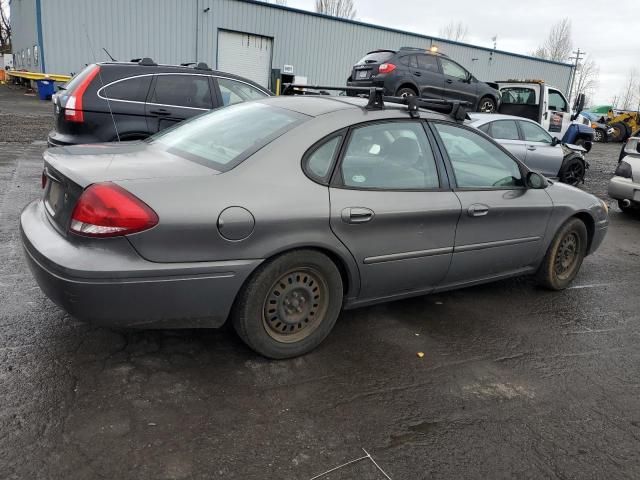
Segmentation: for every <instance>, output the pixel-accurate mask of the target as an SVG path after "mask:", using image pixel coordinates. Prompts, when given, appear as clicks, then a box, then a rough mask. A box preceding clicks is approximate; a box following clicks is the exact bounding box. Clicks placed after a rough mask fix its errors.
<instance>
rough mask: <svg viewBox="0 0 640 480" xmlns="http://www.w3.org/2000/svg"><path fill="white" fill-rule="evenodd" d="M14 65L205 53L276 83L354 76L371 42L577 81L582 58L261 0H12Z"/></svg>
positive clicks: (499, 72)
mask: <svg viewBox="0 0 640 480" xmlns="http://www.w3.org/2000/svg"><path fill="white" fill-rule="evenodd" d="M10 5H11V6H10V8H11V23H12V27H13V28H12V30H13V49H14V65H15V68H17V69H26V70H30V71H40V72H46V73H58V74H68V73H74V72H78V71H79V70H80V69H82V68H83V67H84V65H85V64H87V63H93V62H95V61H105V60H108V57H107V56H106V54H105V52H104V51H103V48H106V49H107V50H108V51H109V53H110V54H111V55H112V56H114V57H115V58H117V59H118V60H130V59H132V58H140V57H151V58H153V59H154V60H155V61H156V62H158V63H169V64H177V63H183V62H194V61H202V62H206V63H208V64H209V65H210V66H211V67H212V68H216V69H218V70H222V71H227V72H231V73H236V74H239V75H243V76H245V77H249V78H251V79H253V80H255V81H257V82H258V83H260V84H262V85H264V86H267V87H271V88H272V86H271V85H269V83H270V78H271V70H272V69H281V70H283V71H284V72H287V71H291V72H292V73H295V75H297V76H300V77H306V79H307V80H308V82H309V83H314V84H337V85H344V83H345V80H346V78H347V76H348V75H349V73H350V71H351V67H352V65H353V64H354V63H355V62H357V61H358V60H359V59H360V58H361V57H362V56H363V55H364V54H365V53H366V52H367V51H370V50H373V49H377V48H392V49H397V48H399V47H401V46H409V47H421V48H430V47H431V46H433V45H436V46H437V47H438V48H439V50H440V51H441V52H443V53H445V54H447V55H449V56H450V57H451V58H452V59H454V60H456V61H458V62H459V63H460V64H462V65H463V66H465V67H466V68H467V69H468V70H470V71H471V72H472V73H473V74H474V75H475V76H476V77H477V78H479V79H481V80H485V81H490V80H505V79H509V78H536V79H543V80H545V81H546V82H548V83H550V84H553V85H555V86H557V87H559V88H560V89H562V90H565V91H566V90H567V89H568V86H569V81H570V77H571V73H572V66H571V65H568V64H563V63H557V62H551V61H545V60H540V59H536V58H532V57H527V56H524V55H518V54H513V53H508V52H503V51H499V50H493V49H489V48H485V47H479V46H473V45H468V44H462V43H457V42H451V41H447V40H443V39H439V38H434V37H428V36H424V35H418V34H415V33H408V32H403V31H400V30H395V29H391V28H386V27H382V26H378V25H371V24H366V23H361V22H357V21H351V20H344V19H338V18H334V17H328V16H325V15H319V14H316V13H310V12H307V11H303V10H297V9H293V8H288V7H282V6H277V5H273V4H265V3H262V2H258V1H253V0H11V4H10Z"/></svg>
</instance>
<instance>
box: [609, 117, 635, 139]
mask: <svg viewBox="0 0 640 480" xmlns="http://www.w3.org/2000/svg"><path fill="white" fill-rule="evenodd" d="M611 128H613V133H612V134H611V137H610V139H611V141H613V142H624V141H625V140H626V139H627V138H629V135H630V132H629V129H628V128H627V126H626V125H625V124H624V123H622V122H616V123H612V124H611Z"/></svg>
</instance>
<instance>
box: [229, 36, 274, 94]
mask: <svg viewBox="0 0 640 480" xmlns="http://www.w3.org/2000/svg"><path fill="white" fill-rule="evenodd" d="M272 46H273V40H272V39H271V38H268V37H261V36H259V35H249V34H246V33H236V32H227V31H224V30H220V31H219V32H218V70H221V71H223V72H229V73H235V74H236V75H241V76H243V77H246V78H248V79H250V80H253V81H254V82H256V83H259V84H260V85H262V86H263V87H266V88H268V87H269V77H270V75H271V48H272Z"/></svg>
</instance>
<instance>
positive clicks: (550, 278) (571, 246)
mask: <svg viewBox="0 0 640 480" xmlns="http://www.w3.org/2000/svg"><path fill="white" fill-rule="evenodd" d="M587 242H588V235H587V227H586V226H585V224H584V223H583V222H582V220H579V219H577V218H572V219H570V220H568V221H567V222H566V223H565V224H564V225H562V227H561V228H560V230H558V233H556V236H555V237H554V239H553V241H552V242H551V245H550V246H549V249H548V250H547V253H546V255H545V256H544V259H543V260H542V265H540V268H539V269H538V273H537V280H538V283H539V284H540V285H541V286H543V287H545V288H548V289H551V290H564V289H565V288H567V287H568V286H569V284H570V283H571V282H572V281H573V279H574V278H576V275H578V272H579V271H580V266H581V265H582V261H583V260H584V257H585V255H586V254H587Z"/></svg>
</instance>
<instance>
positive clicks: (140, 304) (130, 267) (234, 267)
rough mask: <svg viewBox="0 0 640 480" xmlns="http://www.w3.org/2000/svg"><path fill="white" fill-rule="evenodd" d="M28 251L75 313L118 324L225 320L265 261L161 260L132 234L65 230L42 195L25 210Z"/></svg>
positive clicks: (38, 273) (190, 324)
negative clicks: (140, 249)
mask: <svg viewBox="0 0 640 480" xmlns="http://www.w3.org/2000/svg"><path fill="white" fill-rule="evenodd" d="M20 228H21V234H22V242H23V245H24V250H25V254H26V258H27V262H28V264H29V268H30V269H31V271H32V273H33V275H34V277H35V279H36V281H37V282H38V285H39V286H40V288H41V289H42V291H43V292H44V293H45V294H46V295H47V297H49V298H50V299H51V300H52V301H53V302H55V303H56V304H57V305H59V306H60V307H62V308H63V309H64V310H65V311H67V312H68V313H69V314H71V315H72V316H74V317H76V318H78V319H80V320H84V321H87V322H91V323H96V324H100V325H106V326H114V327H116V326H118V327H141V328H194V327H219V326H221V325H222V324H223V323H224V322H225V321H226V319H227V316H228V315H229V311H230V310H231V307H232V305H233V302H234V300H235V297H236V294H237V293H238V291H239V290H240V288H241V287H242V284H243V283H244V281H245V280H246V278H247V277H248V276H249V275H250V274H251V272H252V271H253V270H254V269H255V268H256V267H257V266H258V265H259V264H260V263H261V260H237V261H221V262H194V263H156V262H149V261H147V260H145V259H143V258H142V257H140V256H139V255H138V254H137V252H136V251H135V250H134V249H133V247H132V246H131V244H130V243H129V241H128V240H127V239H126V238H122V237H120V238H112V239H104V240H99V241H97V242H96V240H90V239H84V238H75V237H74V240H73V241H70V240H69V239H67V238H65V237H64V236H62V235H61V234H60V233H59V232H58V231H57V230H56V229H55V228H54V227H53V226H52V225H51V223H50V221H49V219H48V217H47V216H46V214H45V212H44V208H43V205H42V202H41V201H35V202H32V203H31V204H29V205H28V206H27V207H26V208H25V209H24V211H23V212H22V215H21V217H20Z"/></svg>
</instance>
